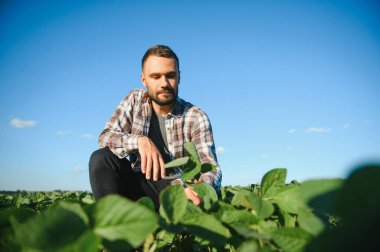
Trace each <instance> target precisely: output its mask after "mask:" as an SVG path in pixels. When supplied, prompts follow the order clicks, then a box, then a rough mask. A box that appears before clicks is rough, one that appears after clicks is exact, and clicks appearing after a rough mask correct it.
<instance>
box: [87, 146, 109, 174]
mask: <svg viewBox="0 0 380 252" xmlns="http://www.w3.org/2000/svg"><path fill="white" fill-rule="evenodd" d="M112 155H113V153H112V152H111V150H110V149H109V148H108V147H105V148H101V149H98V150H96V151H94V152H93V153H92V154H91V157H90V161H89V163H88V166H89V170H90V172H94V171H95V170H98V169H99V167H102V166H103V164H104V163H105V162H106V160H108V159H109V158H110V157H111V156H112Z"/></svg>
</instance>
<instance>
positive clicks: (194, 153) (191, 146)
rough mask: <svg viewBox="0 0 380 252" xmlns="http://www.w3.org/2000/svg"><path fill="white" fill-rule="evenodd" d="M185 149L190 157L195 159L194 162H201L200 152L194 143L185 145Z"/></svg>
mask: <svg viewBox="0 0 380 252" xmlns="http://www.w3.org/2000/svg"><path fill="white" fill-rule="evenodd" d="M183 147H184V148H185V150H186V151H187V153H189V155H190V156H191V157H192V158H193V159H194V161H198V162H199V157H198V152H197V149H196V147H195V143H194V142H187V143H185V144H184V145H183Z"/></svg>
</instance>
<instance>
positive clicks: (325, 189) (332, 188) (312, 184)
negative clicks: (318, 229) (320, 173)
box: [300, 179, 343, 214]
mask: <svg viewBox="0 0 380 252" xmlns="http://www.w3.org/2000/svg"><path fill="white" fill-rule="evenodd" d="M342 184H343V180H342V179H320V180H308V181H305V182H303V183H302V184H301V188H300V189H301V197H302V198H303V200H304V201H305V202H306V204H308V205H309V206H310V207H311V208H313V209H314V210H316V211H318V212H320V213H330V214H331V213H333V212H334V209H333V208H334V203H335V197H336V193H337V191H338V189H339V188H341V186H342Z"/></svg>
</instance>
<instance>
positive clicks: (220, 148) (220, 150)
mask: <svg viewBox="0 0 380 252" xmlns="http://www.w3.org/2000/svg"><path fill="white" fill-rule="evenodd" d="M223 152H224V148H223V147H222V146H218V147H217V148H216V154H217V155H220V154H222V153H223Z"/></svg>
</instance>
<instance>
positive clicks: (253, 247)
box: [237, 240, 259, 252]
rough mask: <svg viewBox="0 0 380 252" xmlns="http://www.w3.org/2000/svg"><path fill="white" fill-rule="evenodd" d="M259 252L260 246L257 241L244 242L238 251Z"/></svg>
mask: <svg viewBox="0 0 380 252" xmlns="http://www.w3.org/2000/svg"><path fill="white" fill-rule="evenodd" d="M256 251H259V245H258V244H257V241H255V240H248V241H245V242H243V243H242V244H241V245H240V246H239V247H238V249H237V252H256Z"/></svg>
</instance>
